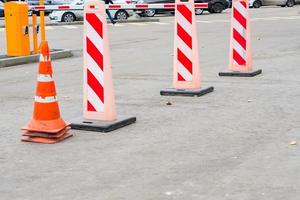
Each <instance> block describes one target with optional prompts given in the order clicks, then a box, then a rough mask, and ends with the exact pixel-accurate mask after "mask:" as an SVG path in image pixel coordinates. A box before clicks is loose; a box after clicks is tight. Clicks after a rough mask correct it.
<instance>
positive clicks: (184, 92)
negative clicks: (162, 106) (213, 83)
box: [160, 87, 214, 97]
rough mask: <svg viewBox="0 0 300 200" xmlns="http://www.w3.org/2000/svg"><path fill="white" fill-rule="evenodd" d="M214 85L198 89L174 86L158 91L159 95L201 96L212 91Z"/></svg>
mask: <svg viewBox="0 0 300 200" xmlns="http://www.w3.org/2000/svg"><path fill="white" fill-rule="evenodd" d="M213 91H214V87H208V88H200V89H175V88H167V89H164V90H161V91H160V95H162V96H188V97H193V96H197V97H200V96H203V95H205V94H207V93H210V92H213Z"/></svg>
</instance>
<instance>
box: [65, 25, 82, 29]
mask: <svg viewBox="0 0 300 200" xmlns="http://www.w3.org/2000/svg"><path fill="white" fill-rule="evenodd" d="M62 27H64V28H66V29H77V28H78V27H77V26H72V25H66V26H62Z"/></svg>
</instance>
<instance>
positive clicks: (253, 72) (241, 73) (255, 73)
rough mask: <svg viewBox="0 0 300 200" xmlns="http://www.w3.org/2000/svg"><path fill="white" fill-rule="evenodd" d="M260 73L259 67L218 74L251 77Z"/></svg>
mask: <svg viewBox="0 0 300 200" xmlns="http://www.w3.org/2000/svg"><path fill="white" fill-rule="evenodd" d="M261 73H262V70H261V69H258V70H255V71H250V72H233V71H232V72H220V73H219V76H233V77H253V76H257V75H259V74H261Z"/></svg>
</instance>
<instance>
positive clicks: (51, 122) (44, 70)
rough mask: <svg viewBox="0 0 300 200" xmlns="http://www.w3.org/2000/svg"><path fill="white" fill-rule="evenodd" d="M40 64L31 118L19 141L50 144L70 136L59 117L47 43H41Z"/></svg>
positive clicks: (65, 125)
mask: <svg viewBox="0 0 300 200" xmlns="http://www.w3.org/2000/svg"><path fill="white" fill-rule="evenodd" d="M40 51H41V54H40V63H39V72H38V78H37V85H36V96H35V101H34V111H33V117H32V119H31V120H30V122H29V123H28V124H27V126H25V127H23V128H22V130H24V133H23V135H22V138H21V140H22V141H27V142H38V143H47V144H52V143H56V142H58V141H61V140H63V139H65V138H68V137H70V136H72V134H69V133H68V130H69V127H68V126H69V124H67V123H66V122H65V121H64V120H63V119H62V118H61V117H60V111H59V106H58V102H57V98H56V90H55V83H54V80H53V79H52V65H51V59H50V53H49V47H48V43H47V42H46V41H43V42H42V43H41V46H40Z"/></svg>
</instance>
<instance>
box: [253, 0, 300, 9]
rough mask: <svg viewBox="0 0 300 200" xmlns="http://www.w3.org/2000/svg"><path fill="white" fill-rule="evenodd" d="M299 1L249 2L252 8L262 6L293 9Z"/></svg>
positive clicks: (270, 0)
mask: <svg viewBox="0 0 300 200" xmlns="http://www.w3.org/2000/svg"><path fill="white" fill-rule="evenodd" d="M297 1H298V0H249V7H250V8H259V7H261V6H282V7H285V6H287V7H293V6H294V5H295V3H296V2H297Z"/></svg>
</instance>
